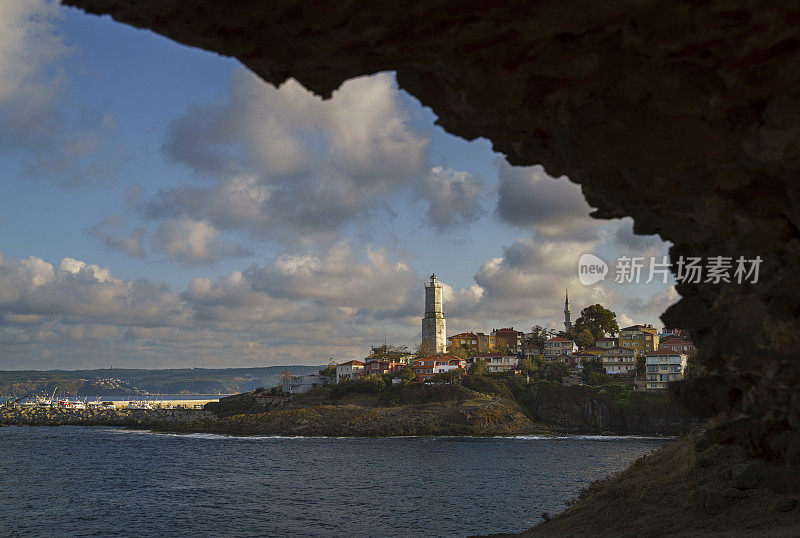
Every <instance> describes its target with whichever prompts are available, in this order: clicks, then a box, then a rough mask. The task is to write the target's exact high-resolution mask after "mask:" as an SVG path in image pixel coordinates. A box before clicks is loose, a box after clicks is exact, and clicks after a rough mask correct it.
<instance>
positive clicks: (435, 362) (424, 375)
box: [411, 353, 467, 382]
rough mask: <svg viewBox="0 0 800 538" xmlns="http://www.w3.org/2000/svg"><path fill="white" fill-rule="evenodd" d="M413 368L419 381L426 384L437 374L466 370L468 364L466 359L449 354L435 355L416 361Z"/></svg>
mask: <svg viewBox="0 0 800 538" xmlns="http://www.w3.org/2000/svg"><path fill="white" fill-rule="evenodd" d="M411 367H412V368H413V369H414V373H415V374H416V375H417V381H423V382H424V381H427V380H428V379H430V378H432V377H433V376H435V375H436V374H441V373H444V372H449V371H450V370H456V369H460V370H466V368H467V363H466V361H465V360H464V359H459V358H458V357H456V356H455V355H451V354H449V353H435V354H433V355H428V356H427V357H422V358H421V359H417V360H415V361H414V363H413V364H412V365H411Z"/></svg>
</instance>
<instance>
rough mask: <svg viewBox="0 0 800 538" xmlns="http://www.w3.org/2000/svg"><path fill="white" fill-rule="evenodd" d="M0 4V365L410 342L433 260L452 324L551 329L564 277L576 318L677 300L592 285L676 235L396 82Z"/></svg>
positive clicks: (633, 314)
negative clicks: (494, 141)
mask: <svg viewBox="0 0 800 538" xmlns="http://www.w3.org/2000/svg"><path fill="white" fill-rule="evenodd" d="M0 15H2V17H0V26H4V28H0V36H2V37H0V53H1V54H0V57H2V58H3V60H0V118H2V120H1V121H2V123H0V182H1V183H0V185H2V196H1V197H0V256H1V257H0V316H2V319H0V368H10V369H20V368H84V367H94V366H106V365H107V364H108V362H109V361H110V360H113V362H114V364H115V366H116V365H120V366H130V367H179V366H248V365H249V366H255V365H266V364H298V363H301V364H302V363H305V364H319V363H320V362H324V361H325V359H327V357H330V356H333V357H335V358H337V359H351V358H357V357H360V356H363V355H364V354H365V353H366V352H367V351H368V348H369V345H370V344H374V343H378V342H380V341H382V339H383V335H384V332H387V333H388V335H389V339H390V340H392V341H393V342H395V343H397V344H401V343H405V342H407V341H409V339H412V338H413V337H414V335H415V334H416V332H417V331H418V330H419V316H420V315H421V310H422V303H423V294H422V285H423V282H424V280H425V278H426V277H427V276H428V275H429V274H430V273H431V272H436V273H437V274H438V275H439V277H440V279H441V280H443V281H444V282H445V283H446V284H447V286H448V287H447V288H446V293H445V314H446V316H447V317H448V332H449V333H451V334H454V333H455V332H458V331H461V330H467V329H469V330H483V331H489V330H491V329H492V328H495V327H500V326H508V325H513V326H515V327H516V328H518V329H523V330H528V329H529V328H530V326H531V325H533V324H542V325H545V326H550V327H554V328H560V327H561V322H562V320H563V314H562V313H561V309H562V308H563V291H564V289H565V288H566V287H569V288H570V296H571V298H572V308H573V318H575V317H577V316H578V313H579V311H580V308H582V307H584V306H587V305H589V304H592V303H594V302H601V303H603V304H605V305H606V306H608V307H609V308H611V309H612V310H615V311H616V312H617V314H618V317H619V318H620V322H621V323H628V322H648V323H656V324H659V321H658V319H657V315H658V314H659V313H660V312H662V311H663V309H664V308H665V307H666V306H668V305H669V304H671V303H672V302H674V300H675V299H676V296H675V293H674V290H673V289H672V288H671V286H669V285H668V284H655V283H654V284H649V285H638V286H620V285H615V284H613V283H612V282H609V281H606V282H603V283H600V284H597V285H595V286H592V287H585V286H581V284H580V283H579V282H578V281H577V260H578V258H579V257H580V255H581V254H583V253H584V252H595V253H597V254H599V255H600V256H602V257H604V258H605V259H608V260H611V259H613V258H615V257H618V256H620V255H623V254H627V255H641V256H650V255H654V256H661V255H664V254H666V249H667V244H665V243H663V242H662V241H660V240H659V239H658V238H655V237H644V238H641V237H636V236H633V234H632V231H631V222H630V221H629V220H623V221H595V220H592V219H590V218H589V217H588V214H589V213H590V212H591V208H590V207H589V206H588V205H587V204H586V203H585V201H583V198H582V195H581V193H580V188H579V187H578V186H577V185H574V184H572V183H570V182H569V181H568V180H567V179H566V178H558V179H554V178H550V177H549V176H547V175H546V174H545V173H544V171H543V170H542V169H541V167H529V168H512V167H510V166H509V165H508V164H507V163H505V161H504V159H503V157H502V156H501V155H498V154H495V153H494V152H492V150H491V145H490V144H489V143H488V142H487V141H485V140H476V141H473V142H466V141H464V140H462V139H458V138H456V137H453V136H450V135H448V134H446V133H445V132H444V131H443V130H442V129H441V128H439V127H437V126H435V125H434V124H433V123H434V121H435V115H434V114H433V113H432V112H431V111H430V110H428V109H425V108H423V107H421V106H420V105H419V103H418V102H417V101H416V99H414V98H413V97H412V96H410V95H408V94H406V93H405V92H402V91H399V90H398V89H397V87H396V83H395V81H394V77H393V74H391V73H382V74H375V75H373V76H369V77H361V78H359V79H356V80H352V81H348V82H346V83H345V84H343V85H342V87H341V88H340V89H339V90H338V91H337V92H335V93H334V95H333V97H332V99H330V100H329V101H322V100H321V99H319V98H317V97H315V96H313V95H311V94H310V93H309V92H307V91H306V90H305V89H303V88H302V87H301V86H300V85H299V84H297V83H296V82H294V81H291V80H290V81H288V82H287V83H285V84H284V85H283V86H281V88H280V89H275V88H273V87H271V86H268V85H267V84H265V83H263V82H262V81H260V80H259V79H257V78H256V77H255V76H254V75H252V74H250V73H249V72H247V71H246V70H245V69H244V68H242V67H241V66H240V65H239V64H238V62H237V61H235V60H232V59H229V58H223V57H220V56H218V55H216V54H212V53H209V52H205V51H200V50H195V49H190V48H187V47H184V46H181V45H178V44H175V43H173V42H170V41H168V40H166V39H164V38H162V37H160V36H158V35H156V34H153V33H150V32H145V31H141V30H135V29H132V28H129V27H126V26H123V25H120V24H117V23H114V22H113V21H111V20H110V19H109V18H107V17H103V18H98V17H94V16H87V15H85V14H83V13H81V12H79V11H77V10H73V9H67V8H62V7H60V6H58V5H56V4H53V3H51V2H46V1H43V0H36V1H31V2H25V3H20V2H15V1H13V0H0ZM598 143H602V142H601V141H598Z"/></svg>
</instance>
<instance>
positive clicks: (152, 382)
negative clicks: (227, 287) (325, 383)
mask: <svg viewBox="0 0 800 538" xmlns="http://www.w3.org/2000/svg"><path fill="white" fill-rule="evenodd" d="M323 367H324V366H264V367H261V368H217V369H208V368H179V369H172V370H144V369H125V368H122V369H120V368H103V369H99V370H45V371H42V370H5V371H0V396H15V397H20V396H24V395H25V394H28V393H33V394H41V393H52V392H53V391H54V390H56V389H58V391H59V393H60V394H63V393H67V394H70V395H77V396H104V395H120V396H123V395H136V394H145V393H147V394H218V393H222V394H232V393H238V392H247V391H251V390H254V389H256V388H258V387H271V386H274V385H277V384H278V383H279V381H278V378H279V376H280V374H281V372H283V371H284V370H288V371H290V372H293V373H295V374H299V373H301V372H305V373H312V372H316V371H318V370H319V369H320V368H323Z"/></svg>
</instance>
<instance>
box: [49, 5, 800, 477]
mask: <svg viewBox="0 0 800 538" xmlns="http://www.w3.org/2000/svg"><path fill="white" fill-rule="evenodd" d="M63 3H64V4H66V5H70V6H76V7H79V8H82V9H84V10H85V11H87V12H89V13H94V14H110V15H111V16H112V17H113V18H114V19H116V20H117V21H120V22H123V23H127V24H130V25H133V26H136V27H139V28H147V29H150V30H153V31H155V32H158V33H159V34H162V35H164V36H166V37H168V38H170V39H173V40H175V41H177V42H179V43H184V44H186V45H191V46H194V47H201V48H204V49H207V50H211V51H216V52H218V53H220V54H223V55H226V56H232V57H235V58H238V59H239V61H241V62H242V63H243V64H244V65H246V66H247V67H248V68H250V69H251V70H252V71H254V72H255V73H257V74H258V75H259V76H261V77H262V78H263V79H264V80H265V81H267V82H269V83H271V84H274V85H279V84H281V83H282V82H284V81H285V80H286V79H287V78H288V77H293V78H295V79H296V80H298V81H299V82H300V83H302V84H303V85H304V86H305V87H307V88H309V89H310V90H312V91H314V92H316V93H317V94H319V95H322V96H324V97H327V96H330V94H331V92H332V91H333V90H334V89H336V88H337V87H339V85H341V84H342V82H344V81H345V80H347V79H349V78H352V77H356V76H360V75H366V74H372V73H376V72H379V71H394V72H396V73H397V81H398V84H399V85H400V87H402V88H403V89H405V90H407V91H408V92H410V93H411V94H413V95H414V96H415V97H417V98H418V99H419V100H420V101H421V102H422V103H423V104H424V105H426V106H429V107H431V109H432V110H433V111H434V112H435V113H436V114H437V115H438V117H439V120H438V123H439V124H440V125H441V126H442V127H444V129H446V130H447V131H449V132H450V133H452V134H454V135H457V136H461V137H463V138H466V139H468V140H471V139H474V138H476V137H485V138H487V139H489V140H491V142H492V144H493V145H494V149H495V150H496V151H498V152H501V153H503V154H505V155H506V156H507V158H508V161H509V162H510V163H511V164H514V165H532V164H542V165H544V167H545V169H546V170H547V171H548V172H549V173H550V174H551V175H553V176H559V175H566V176H568V177H569V178H570V179H571V180H572V181H574V182H576V183H579V184H580V185H581V187H582V189H583V193H584V195H585V196H586V199H587V200H588V202H589V204H591V205H592V206H593V207H596V208H597V211H596V212H595V213H594V216H595V217H597V218H600V219H608V218H618V217H624V216H631V217H633V219H634V222H635V225H634V230H635V231H636V232H637V233H640V234H659V235H660V236H661V237H662V238H663V239H665V240H668V241H671V242H672V243H673V244H674V246H673V247H672V250H671V255H672V257H673V259H676V258H677V257H678V256H681V255H683V256H703V257H707V256H717V255H723V256H734V257H738V256H745V257H748V258H754V257H755V256H761V258H763V260H764V263H763V264H762V266H761V277H760V279H759V281H758V283H757V284H750V285H737V284H724V283H723V284H715V285H712V284H704V283H701V284H688V283H685V284H680V285H679V286H678V288H677V289H678V293H679V294H680V295H681V296H682V299H681V300H680V301H679V302H678V303H677V304H676V305H674V306H673V307H671V308H670V309H669V310H668V311H667V312H666V313H665V314H664V315H663V317H662V319H663V320H664V321H665V322H666V323H667V324H671V325H673V326H679V327H685V328H687V329H689V330H690V332H691V334H692V336H693V338H694V340H695V342H696V344H697V345H698V347H699V350H700V351H699V357H698V359H699V362H700V364H701V373H702V375H701V377H699V378H698V379H696V380H694V381H691V382H683V383H680V384H677V386H675V387H673V391H672V392H673V395H674V396H675V397H676V398H677V399H678V400H679V401H680V402H681V403H682V404H683V405H685V406H686V407H687V408H689V409H691V411H692V412H693V413H695V414H696V415H698V416H711V415H712V414H715V413H718V412H732V413H734V414H735V415H732V416H736V417H737V419H736V420H732V421H729V422H728V423H727V424H726V425H725V427H723V428H720V429H718V430H717V431H716V432H715V435H716V438H717V439H719V440H723V441H735V442H738V443H741V444H742V445H744V446H745V447H746V448H747V449H748V450H749V452H750V453H751V454H753V455H756V456H759V457H762V458H765V459H767V460H771V461H773V462H775V463H776V464H779V465H781V466H785V467H784V468H786V467H788V468H792V469H800V393H798V392H797V389H798V387H800V361H798V354H799V350H800V326H799V325H798V314H800V273H798V271H797V268H798V261H799V258H800V242H798V239H799V237H798V236H800V205H798V204H800V178H799V174H800V7H798V6H797V5H796V4H795V3H793V2H786V1H785V0H782V1H758V2H755V1H742V0H719V1H700V0H697V1H692V2H676V1H674V0H668V1H665V0H620V1H617V2H596V1H590V0H579V1H575V2H563V1H561V0H511V1H491V2H489V1H485V2H464V1H452V0H425V1H411V2H392V1H382V0H377V1H373V2H354V1H347V0H339V1H336V2H333V1H330V0H324V1H321V0H315V1H299V2H298V1H286V0H275V1H254V0H237V1H234V0H195V1H185V0H136V1H130V0H63Z"/></svg>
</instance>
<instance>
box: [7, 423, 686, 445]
mask: <svg viewBox="0 0 800 538" xmlns="http://www.w3.org/2000/svg"><path fill="white" fill-rule="evenodd" d="M4 427H6V428H59V427H80V428H111V429H113V430H114V431H120V432H132V433H134V432H135V433H152V434H154V435H172V436H187V437H188V436H191V435H208V436H211V437H219V438H233V439H432V438H437V439H509V440H518V441H539V440H562V439H563V440H568V439H578V440H587V441H601V440H617V439H630V440H642V441H647V440H652V441H661V440H664V441H673V440H676V439H679V438H680V437H679V436H675V435H671V434H665V435H636V434H615V433H608V434H587V433H569V432H558V433H535V434H530V433H520V434H517V435H477V434H464V435H453V434H435V433H432V434H422V435H292V434H269V435H260V434H252V435H243V434H235V433H211V432H207V431H171V430H158V429H152V428H136V427H135V426H112V425H104V424H78V423H75V424H72V423H67V424H23V423H20V424H8V423H0V428H4Z"/></svg>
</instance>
